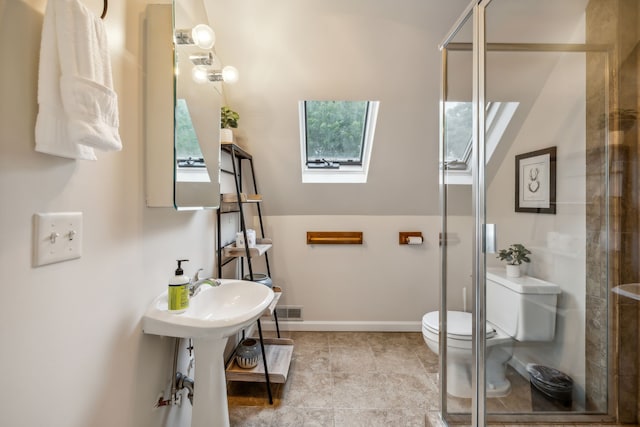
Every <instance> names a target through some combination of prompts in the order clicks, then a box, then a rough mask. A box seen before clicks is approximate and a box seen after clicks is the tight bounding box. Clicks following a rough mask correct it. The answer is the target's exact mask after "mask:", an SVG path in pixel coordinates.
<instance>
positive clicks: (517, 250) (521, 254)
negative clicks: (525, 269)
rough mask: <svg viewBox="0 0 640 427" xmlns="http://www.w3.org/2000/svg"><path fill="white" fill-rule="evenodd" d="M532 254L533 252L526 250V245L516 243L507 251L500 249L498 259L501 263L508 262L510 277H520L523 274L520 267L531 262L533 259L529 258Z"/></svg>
mask: <svg viewBox="0 0 640 427" xmlns="http://www.w3.org/2000/svg"><path fill="white" fill-rule="evenodd" d="M530 254H531V251H530V250H529V249H527V248H525V247H524V245H522V244H520V243H514V244H513V245H511V246H509V247H508V248H507V249H500V252H498V256H497V258H499V259H500V261H506V262H507V276H508V277H520V275H521V274H522V273H521V271H520V265H521V264H522V263H523V262H531V259H530V258H529V257H528V255H530Z"/></svg>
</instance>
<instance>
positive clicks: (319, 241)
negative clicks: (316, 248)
mask: <svg viewBox="0 0 640 427" xmlns="http://www.w3.org/2000/svg"><path fill="white" fill-rule="evenodd" d="M361 244H362V231H307V245H361Z"/></svg>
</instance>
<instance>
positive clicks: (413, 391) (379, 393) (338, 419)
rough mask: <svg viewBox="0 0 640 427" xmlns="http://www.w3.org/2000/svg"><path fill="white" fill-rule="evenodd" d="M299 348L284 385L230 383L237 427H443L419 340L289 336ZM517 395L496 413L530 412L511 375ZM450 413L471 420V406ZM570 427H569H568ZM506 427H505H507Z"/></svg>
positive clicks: (501, 402) (523, 384)
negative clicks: (270, 393) (460, 413)
mask: <svg viewBox="0 0 640 427" xmlns="http://www.w3.org/2000/svg"><path fill="white" fill-rule="evenodd" d="M282 336H283V337H287V338H292V339H293V340H294V352H293V359H292V362H291V366H290V368H289V377H288V379H287V382H286V384H274V385H273V386H272V387H273V388H272V390H273V395H274V402H273V405H269V402H268V399H267V393H266V388H265V384H264V383H243V382H229V383H228V390H227V392H228V396H229V397H228V401H229V415H230V421H231V426H232V427H253V426H256V427H270V426H273V427H289V426H291V427H311V426H313V427H316V426H317V427H324V426H331V427H360V426H363V427H365V426H366V427H377V426H381V427H382V426H384V427H389V426H393V427H396V426H397V427H413V426H419V427H424V426H427V427H431V426H433V427H438V426H440V423H439V421H438V411H439V392H438V358H437V356H436V355H435V354H434V353H432V352H431V351H430V350H429V349H428V348H427V347H426V345H425V344H424V341H423V339H422V334H420V333H367V332H283V333H282ZM508 376H509V379H510V380H511V383H512V392H511V393H510V394H509V396H507V397H506V398H497V399H489V400H488V402H487V409H488V410H489V411H491V412H505V411H514V412H519V411H522V412H529V411H531V408H532V406H531V405H532V401H531V391H530V388H529V382H528V381H527V380H526V379H524V378H522V377H521V376H520V375H518V374H517V373H516V372H515V371H513V370H509V371H508ZM448 405H449V409H450V410H451V411H452V412H453V411H454V410H456V409H458V410H460V411H463V412H469V407H470V400H469V399H456V398H450V399H449V400H448ZM567 425H569V424H567ZM502 427H504V426H502Z"/></svg>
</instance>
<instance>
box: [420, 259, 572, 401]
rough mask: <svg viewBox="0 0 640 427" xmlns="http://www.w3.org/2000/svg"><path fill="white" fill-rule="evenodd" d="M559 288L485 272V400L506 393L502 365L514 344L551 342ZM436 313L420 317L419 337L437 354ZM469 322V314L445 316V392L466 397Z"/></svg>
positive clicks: (469, 365)
mask: <svg viewBox="0 0 640 427" xmlns="http://www.w3.org/2000/svg"><path fill="white" fill-rule="evenodd" d="M559 293H560V287H559V286H558V285H555V284H553V283H549V282H545V281H543V280H539V279H535V278H533V277H527V276H523V277H507V276H506V274H505V269H488V271H487V293H486V301H487V327H486V331H487V334H486V343H487V345H486V354H485V360H486V371H485V376H486V380H487V397H501V396H506V395H507V394H509V391H510V390H511V384H510V383H509V380H508V379H507V378H506V377H505V372H506V363H507V362H508V361H509V360H510V359H511V356H512V355H513V344H514V342H516V341H519V342H522V341H551V340H553V337H554V334H555V326H556V307H557V301H558V294H559ZM439 316H440V313H439V312H438V311H432V312H430V313H427V314H425V315H424V316H423V317H422V336H423V337H424V340H425V342H426V343H427V346H428V347H429V348H430V349H431V351H433V352H435V353H436V354H437V353H438V352H439V346H438V335H439V331H440V322H439V320H440V319H439ZM471 336H472V318H471V313H465V312H461V311H448V312H447V392H448V393H449V394H451V395H452V396H455V397H463V398H470V397H471V393H472V387H471V369H472V364H473V355H472V352H471V345H472V341H471Z"/></svg>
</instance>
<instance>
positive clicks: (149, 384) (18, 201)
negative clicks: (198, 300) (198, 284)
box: [0, 0, 215, 427]
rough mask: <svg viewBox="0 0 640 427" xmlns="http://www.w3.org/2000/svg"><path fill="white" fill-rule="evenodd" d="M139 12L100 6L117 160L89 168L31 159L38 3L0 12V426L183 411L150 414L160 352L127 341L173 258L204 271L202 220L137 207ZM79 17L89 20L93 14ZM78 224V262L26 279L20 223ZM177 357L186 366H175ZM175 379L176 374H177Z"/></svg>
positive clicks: (126, 424) (133, 0) (160, 344)
mask: <svg viewBox="0 0 640 427" xmlns="http://www.w3.org/2000/svg"><path fill="white" fill-rule="evenodd" d="M146 3H147V1H144V0H129V1H126V2H114V1H111V2H109V13H108V16H107V18H106V21H105V24H106V26H107V29H108V31H109V37H110V45H111V58H112V66H113V73H114V80H115V89H116V91H117V93H118V95H119V107H120V121H121V126H120V133H121V136H122V140H123V144H124V149H123V151H122V152H119V153H102V152H98V160H97V161H96V162H84V161H71V160H66V159H62V158H57V157H52V156H49V155H45V154H40V153H36V152H35V151H34V135H33V134H34V126H35V118H36V114H37V102H36V90H37V70H38V52H39V49H40V32H41V28H42V16H43V13H44V8H45V4H46V1H44V0H8V1H2V2H0V52H1V54H2V57H3V58H4V59H3V61H2V65H1V66H0V93H2V97H0V197H1V198H2V207H1V208H0V231H1V232H0V235H2V239H1V241H0V288H1V289H2V293H3V295H4V297H3V299H2V300H3V304H2V306H3V308H2V310H1V311H0V325H1V326H0V331H1V332H0V336H1V337H2V341H3V344H2V346H0V365H2V366H3V367H4V374H3V379H4V383H5V386H4V387H2V390H1V391H0V424H1V425H3V426H16V427H19V426H28V427H32V426H51V427H56V426H60V427H63V426H64V427H86V426H94V427H101V426H104V427H112V426H122V427H144V426H148V427H151V426H153V427H157V426H171V427H175V426H180V425H181V426H187V425H188V424H189V423H188V421H189V416H190V415H189V412H190V411H189V410H188V408H189V404H188V403H187V404H186V406H183V408H182V409H180V410H173V411H166V410H160V411H155V412H153V411H152V404H153V402H154V400H155V399H156V398H157V395H158V393H159V391H160V390H162V389H163V388H165V387H166V385H167V384H168V381H169V377H170V372H171V355H172V351H171V350H172V345H171V344H172V340H170V339H162V338H160V337H156V336H145V335H143V334H142V332H141V328H140V319H141V316H142V314H143V311H144V310H145V309H146V307H147V306H148V304H149V303H150V301H151V300H152V298H153V297H155V296H156V295H157V294H159V293H160V292H162V291H163V290H164V289H165V286H166V283H167V280H168V279H169V278H170V277H171V276H172V274H173V269H174V263H175V261H174V260H175V259H176V258H189V259H190V260H191V261H190V262H189V263H188V264H187V265H186V267H187V269H186V271H187V273H188V274H192V273H193V272H194V271H195V270H196V269H197V268H199V267H204V268H205V270H206V271H207V272H209V273H211V272H212V270H213V259H214V243H213V242H214V241H213V238H214V218H215V217H214V214H213V213H212V212H176V211H174V210H172V209H148V208H146V207H145V205H144V189H143V155H142V153H143V151H142V150H143V144H142V131H143V129H142V128H141V126H140V123H141V122H142V110H141V108H142V105H141V99H142V97H141V94H142V92H141V84H140V82H141V80H140V79H141V70H142V59H141V58H142V55H141V40H140V35H141V28H142V27H141V22H142V12H143V10H144V7H145V5H146ZM84 4H85V5H86V6H87V7H89V8H91V9H92V10H95V11H96V13H98V14H100V12H101V10H102V1H101V0H85V1H84ZM59 211H81V212H83V214H84V241H83V256H82V258H80V259H77V260H73V261H68V262H63V263H59V264H53V265H48V266H43V267H38V268H33V267H32V266H31V248H32V244H31V239H32V216H33V214H34V213H36V212H59ZM181 354H183V355H185V356H186V352H184V351H183V352H182V353H181ZM181 369H184V360H182V361H181Z"/></svg>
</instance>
